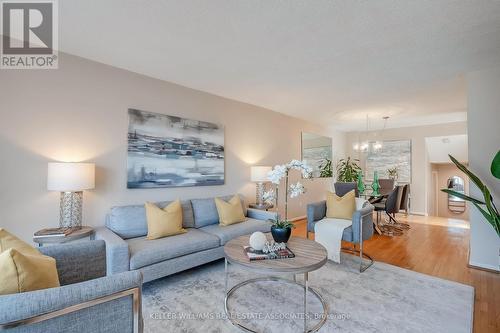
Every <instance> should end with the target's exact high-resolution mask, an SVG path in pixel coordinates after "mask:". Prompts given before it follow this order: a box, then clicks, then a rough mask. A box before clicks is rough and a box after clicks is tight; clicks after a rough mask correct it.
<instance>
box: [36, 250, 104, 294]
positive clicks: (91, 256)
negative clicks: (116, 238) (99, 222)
mask: <svg viewBox="0 0 500 333" xmlns="http://www.w3.org/2000/svg"><path fill="white" fill-rule="evenodd" d="M39 250H40V252H41V253H43V254H45V255H47V256H49V257H52V258H54V259H56V265H57V273H58V275H59V283H60V284H61V285H67V284H73V283H78V282H83V281H87V280H92V279H96V278H100V277H103V276H106V244H105V242H104V241H103V240H93V241H86V242H74V243H68V244H60V245H53V246H45V247H41V248H39Z"/></svg>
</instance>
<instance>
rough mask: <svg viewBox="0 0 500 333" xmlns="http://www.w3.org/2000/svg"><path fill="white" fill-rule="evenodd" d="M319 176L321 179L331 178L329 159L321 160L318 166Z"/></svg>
mask: <svg viewBox="0 0 500 333" xmlns="http://www.w3.org/2000/svg"><path fill="white" fill-rule="evenodd" d="M319 176H320V177H321V178H329V177H333V166H332V160H331V159H329V158H325V159H323V161H321V164H320V165H319Z"/></svg>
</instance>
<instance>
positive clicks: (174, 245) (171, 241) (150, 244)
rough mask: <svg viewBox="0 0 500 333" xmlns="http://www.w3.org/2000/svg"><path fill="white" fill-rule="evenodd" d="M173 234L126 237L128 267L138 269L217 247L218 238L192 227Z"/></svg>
mask: <svg viewBox="0 0 500 333" xmlns="http://www.w3.org/2000/svg"><path fill="white" fill-rule="evenodd" d="M186 230H187V232H186V233H184V234H179V235H175V236H169V237H165V238H159V239H154V240H149V239H146V238H145V237H138V238H131V239H127V241H126V242H127V243H128V245H129V251H130V269H138V268H141V267H144V266H148V265H152V264H155V263H158V262H162V261H165V260H168V259H173V258H176V257H180V256H183V255H186V254H190V253H194V252H199V251H203V250H208V249H212V248H215V247H218V246H219V244H220V241H219V238H217V237H216V236H214V235H210V234H208V233H206V232H203V231H199V230H196V229H194V228H188V229H186Z"/></svg>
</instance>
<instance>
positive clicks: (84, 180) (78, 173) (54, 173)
mask: <svg viewBox="0 0 500 333" xmlns="http://www.w3.org/2000/svg"><path fill="white" fill-rule="evenodd" d="M94 187H95V165H94V163H49V167H48V172H47V189H48V190H49V191H60V192H77V191H83V190H90V189H93V188H94Z"/></svg>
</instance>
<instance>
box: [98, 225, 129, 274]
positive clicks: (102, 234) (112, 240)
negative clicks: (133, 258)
mask: <svg viewBox="0 0 500 333" xmlns="http://www.w3.org/2000/svg"><path fill="white" fill-rule="evenodd" d="M95 238H96V239H102V240H104V241H105V242H106V270H107V274H108V275H111V274H116V273H120V272H126V271H128V270H129V268H130V258H129V248H128V244H127V242H125V241H124V240H123V239H122V238H121V237H120V236H118V235H117V234H115V233H114V232H113V231H111V230H110V229H108V228H106V227H99V228H97V229H96V231H95Z"/></svg>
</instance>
